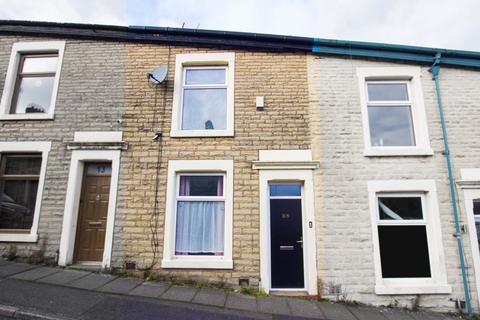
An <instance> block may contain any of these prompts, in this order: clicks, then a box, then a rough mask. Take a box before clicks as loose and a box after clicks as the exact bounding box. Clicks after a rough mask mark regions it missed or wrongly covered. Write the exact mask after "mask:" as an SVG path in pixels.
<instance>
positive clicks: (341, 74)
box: [308, 56, 480, 310]
mask: <svg viewBox="0 0 480 320" xmlns="http://www.w3.org/2000/svg"><path fill="white" fill-rule="evenodd" d="M392 66H397V67H402V66H406V65H405V64H400V63H391V62H389V63H387V62H381V61H373V60H372V61H367V60H357V59H348V58H330V57H318V56H309V57H308V71H309V75H308V79H309V88H310V89H309V94H310V115H311V122H310V124H311V137H312V150H313V155H314V159H316V160H319V161H320V163H321V165H320V169H318V170H316V172H315V184H316V188H315V194H316V215H317V218H316V219H317V238H318V241H317V250H318V269H319V278H320V280H321V282H322V284H323V292H322V294H323V295H324V296H326V297H330V298H335V296H334V295H333V294H332V292H334V291H335V290H336V289H338V288H341V292H342V294H344V295H345V296H346V298H347V299H348V300H356V301H360V302H363V303H369V304H376V305H389V304H392V305H400V306H406V307H411V306H413V305H414V304H415V303H417V302H418V303H419V304H420V306H423V307H431V308H434V309H436V310H454V309H455V302H454V300H456V299H461V300H464V294H463V286H462V279H461V270H460V264H459V258H458V250H457V243H456V240H455V238H454V237H453V236H452V235H453V234H454V232H455V229H454V223H453V213H452V205H451V201H450V192H449V184H448V176H447V167H446V160H445V157H444V155H443V154H442V151H443V140H442V133H441V127H440V120H439V115H438V107H437V98H436V95H435V87H434V82H433V81H432V80H431V78H432V77H431V74H430V73H429V72H428V67H421V83H422V88H423V95H424V99H425V108H426V114H427V121H428V133H429V136H430V143H431V147H432V149H433V150H434V155H433V156H426V157H425V156H408V157H365V156H364V155H363V151H364V139H363V123H362V115H361V105H360V94H359V86H358V79H357V75H356V68H357V67H392ZM478 81H480V73H478V72H476V71H471V70H463V69H454V68H442V71H441V76H440V83H441V87H442V95H443V99H444V104H445V117H446V119H447V128H448V133H449V141H450V145H451V153H452V157H453V163H454V172H455V178H456V179H457V180H458V179H459V178H460V169H461V168H478V167H479V165H480V163H479V162H480V161H479V159H480V145H479V144H478V143H476V140H477V139H476V138H477V137H478V136H479V134H480V126H478V125H477V124H476V123H478V119H479V117H480V115H479V113H478V110H479V109H478V107H479V104H478V101H480V89H479V88H478V86H477V85H475V84H476V83H477V84H478V83H479V82H478ZM393 179H433V180H435V182H436V187H437V196H438V200H439V209H440V220H441V229H442V241H443V248H444V255H445V260H446V262H445V263H446V269H447V280H448V284H450V285H451V286H452V290H453V292H452V294H439V295H421V296H419V298H418V299H419V300H418V301H417V300H416V299H417V297H416V296H415V295H391V296H383V295H382V296H380V295H376V294H375V292H374V286H375V270H374V263H373V244H372V226H371V220H370V219H371V212H370V208H369V202H368V201H369V200H368V190H367V181H369V180H393ZM458 195H459V198H460V202H461V203H460V204H461V205H460V208H461V212H460V216H461V217H460V218H461V220H462V222H461V223H462V224H466V219H465V210H464V208H463V203H462V201H461V199H462V197H463V195H462V194H461V190H460V191H459V193H458ZM473 232H474V231H473ZM462 239H463V241H464V246H465V253H466V259H467V266H468V274H469V282H470V288H471V296H472V303H473V305H474V306H476V307H477V308H478V298H477V293H476V285H475V282H474V270H473V262H472V258H471V248H470V244H469V241H468V234H463V235H462Z"/></svg>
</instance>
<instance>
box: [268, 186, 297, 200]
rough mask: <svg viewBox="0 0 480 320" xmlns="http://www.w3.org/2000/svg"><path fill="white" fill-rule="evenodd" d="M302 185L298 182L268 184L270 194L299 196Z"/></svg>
mask: <svg viewBox="0 0 480 320" xmlns="http://www.w3.org/2000/svg"><path fill="white" fill-rule="evenodd" d="M301 195H302V186H301V184H299V183H283V184H282V183H272V184H270V196H272V197H280V196H301Z"/></svg>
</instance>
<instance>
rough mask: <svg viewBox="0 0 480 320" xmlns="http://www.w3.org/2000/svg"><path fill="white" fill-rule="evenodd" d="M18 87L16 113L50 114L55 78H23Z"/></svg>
mask: <svg viewBox="0 0 480 320" xmlns="http://www.w3.org/2000/svg"><path fill="white" fill-rule="evenodd" d="M19 81H20V85H19V87H18V92H17V93H16V94H17V103H16V106H15V108H14V109H13V110H14V112H15V113H39V112H40V113H45V112H48V109H49V107H50V102H51V100H52V91H53V81H54V77H22V78H20V80H19Z"/></svg>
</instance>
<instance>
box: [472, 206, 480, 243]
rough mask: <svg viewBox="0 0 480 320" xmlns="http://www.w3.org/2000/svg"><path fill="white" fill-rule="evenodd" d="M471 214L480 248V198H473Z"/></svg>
mask: <svg viewBox="0 0 480 320" xmlns="http://www.w3.org/2000/svg"><path fill="white" fill-rule="evenodd" d="M473 214H474V218H475V229H477V242H478V247H479V248H480V199H475V200H473Z"/></svg>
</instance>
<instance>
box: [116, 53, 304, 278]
mask: <svg viewBox="0 0 480 320" xmlns="http://www.w3.org/2000/svg"><path fill="white" fill-rule="evenodd" d="M169 51H170V58H169ZM195 52H235V136H234V137H216V138H178V137H170V136H169V133H170V127H171V112H172V95H173V78H174V70H175V55H176V54H180V53H195ZM165 64H168V66H169V73H168V82H167V89H166V90H167V91H166V93H167V96H166V108H165V114H164V115H162V110H163V92H164V88H163V87H153V86H152V85H150V84H149V82H148V81H147V80H146V74H147V72H150V71H151V70H152V69H153V68H155V67H158V66H160V65H165ZM156 90H157V92H155V91H156ZM256 96H264V97H265V105H266V107H265V110H264V111H257V110H256V108H255V97H256ZM160 128H162V133H163V136H164V138H163V143H162V144H161V149H160V146H159V143H158V142H157V141H153V140H152V137H153V135H154V134H155V132H157V131H159V130H160ZM308 137H309V129H308V87H307V72H306V55H304V54H289V53H272V52H254V51H238V50H232V49H230V48H224V49H220V48H219V49H215V50H209V49H197V48H190V47H179V46H177V47H174V46H172V47H167V46H164V45H153V44H152V45H147V44H128V45H127V63H126V108H125V124H124V140H125V141H126V142H127V143H128V144H129V149H128V151H127V152H125V154H124V155H123V159H122V169H121V173H120V174H121V176H122V177H123V186H122V189H123V192H122V193H123V199H124V203H125V208H121V209H120V210H119V211H118V212H117V218H118V219H119V220H122V222H121V225H122V226H121V228H120V230H118V231H117V230H116V232H117V234H120V235H121V236H119V237H123V239H122V240H121V242H122V243H123V244H124V250H123V254H122V253H121V252H122V250H118V252H115V254H114V258H115V259H116V260H115V261H116V264H117V265H120V264H121V263H122V260H124V261H129V260H132V261H135V262H136V263H137V266H138V267H140V268H145V267H148V266H149V265H150V264H151V262H152V258H153V254H152V249H151V245H150V239H151V232H150V229H149V226H150V219H151V215H152V212H153V209H154V199H155V184H156V177H155V176H156V165H157V156H158V152H159V151H160V150H161V153H162V155H161V163H160V172H159V181H158V185H159V192H158V195H159V196H158V212H159V219H158V237H159V241H160V242H159V247H158V254H157V257H156V261H157V262H158V264H157V265H156V266H155V268H154V270H155V272H156V273H157V275H158V276H159V277H164V278H174V279H182V280H189V281H192V280H193V281H202V282H215V283H227V284H230V285H238V278H240V277H247V278H249V279H250V285H252V286H255V285H258V281H259V273H260V271H259V268H260V267H259V263H260V256H259V203H258V201H259V200H258V199H259V193H258V171H257V170H253V169H252V163H251V162H252V161H253V160H258V150H262V149H309V148H310V142H309V138H308ZM195 159H196V160H200V159H204V160H219V159H233V161H234V196H233V199H234V200H233V201H234V203H233V264H234V267H233V270H207V269H203V270H202V269H161V268H160V261H161V259H162V253H163V241H164V238H163V234H164V214H165V201H166V199H165V193H166V185H167V178H166V176H167V165H168V161H169V160H195ZM117 242H118V238H117Z"/></svg>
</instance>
